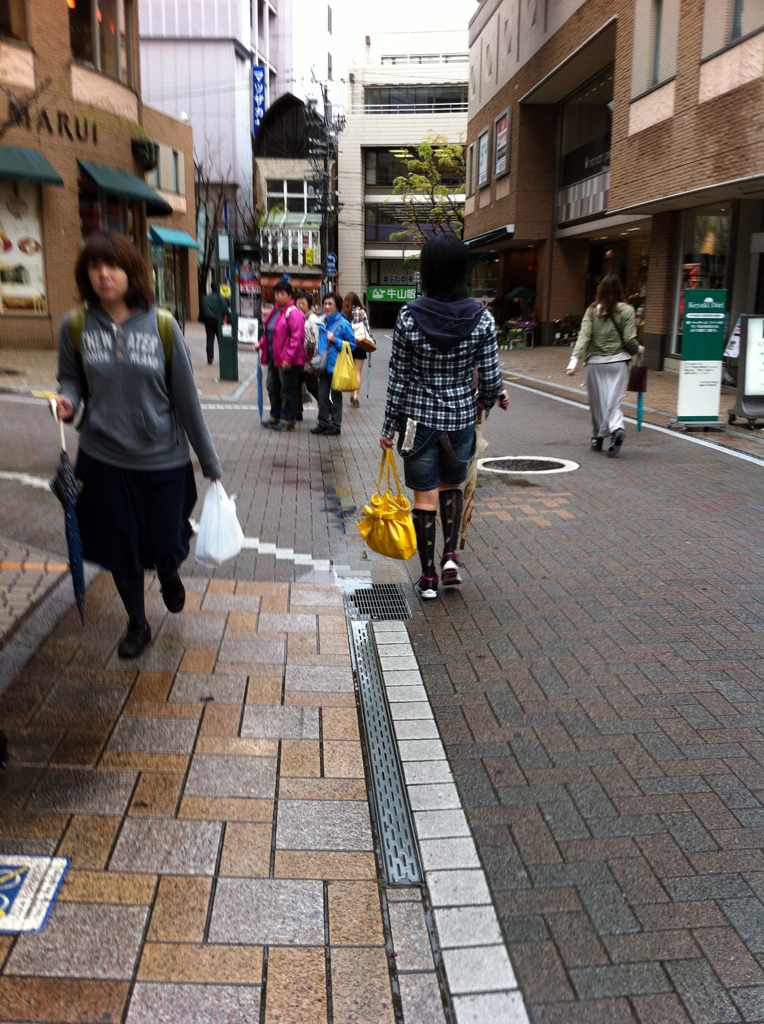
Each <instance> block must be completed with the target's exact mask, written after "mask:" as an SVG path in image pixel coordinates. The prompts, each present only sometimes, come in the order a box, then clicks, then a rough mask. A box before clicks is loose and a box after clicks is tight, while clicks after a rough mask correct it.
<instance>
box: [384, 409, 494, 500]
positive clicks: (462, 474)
mask: <svg viewBox="0 0 764 1024" xmlns="http://www.w3.org/2000/svg"><path fill="white" fill-rule="evenodd" d="M405 433H406V430H405V426H404V429H403V430H402V431H401V432H400V434H399V436H398V452H399V454H400V455H401V457H402V458H403V473H404V479H405V481H406V486H407V487H410V488H411V490H412V491H434V490H435V489H436V488H437V486H438V484H439V483H444V484H452V485H453V486H454V487H458V486H459V485H460V484H463V483H464V481H465V480H466V479H467V465H468V463H469V461H470V459H471V458H472V456H473V455H474V454H475V450H476V448H477V434H476V433H475V427H474V426H472V427H464V429H462V430H438V429H435V428H433V427H426V426H424V424H422V423H420V424H418V426H417V428H416V433H415V434H414V444H413V446H412V448H411V451H408V452H404V451H402V450H401V444H402V442H403V437H404V436H405Z"/></svg>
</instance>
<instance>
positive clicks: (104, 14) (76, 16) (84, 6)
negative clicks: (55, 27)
mask: <svg viewBox="0 0 764 1024" xmlns="http://www.w3.org/2000/svg"><path fill="white" fill-rule="evenodd" d="M131 32H132V3H131V0H76V3H72V2H71V0H69V42H70V46H71V49H72V56H73V57H74V59H75V60H78V61H81V62H82V63H84V64H89V65H91V66H92V67H93V68H95V69H96V70H97V71H101V72H103V73H104V74H106V75H111V76H112V78H117V79H119V81H120V82H125V84H127V85H131V84H132V80H133V75H132V47H131Z"/></svg>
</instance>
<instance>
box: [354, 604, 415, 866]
mask: <svg viewBox="0 0 764 1024" xmlns="http://www.w3.org/2000/svg"><path fill="white" fill-rule="evenodd" d="M380 590H381V591H382V593H381V594H380V593H375V591H380ZM395 592H397V594H396V593H395ZM346 600H347V605H348V612H349V615H350V616H351V623H350V629H351V637H352V641H353V651H354V657H355V668H356V676H357V679H358V694H359V700H360V704H361V720H362V723H363V730H364V737H365V740H366V752H367V757H368V763H369V774H370V776H371V790H372V798H373V804H374V816H375V820H376V827H377V835H378V840H379V847H380V858H381V861H382V868H383V871H384V873H385V878H386V880H387V883H388V885H423V884H424V874H423V872H422V866H421V863H420V859H419V849H418V847H417V842H416V838H415V835H414V823H413V818H412V815H411V808H410V807H409V802H408V797H407V795H406V784H405V781H404V778H403V768H402V767H401V762H400V759H399V757H398V746H397V744H396V742H395V733H394V731H393V722H392V718H391V716H390V709H389V707H388V704H387V698H386V696H385V690H384V686H383V684H382V672H381V670H380V666H379V660H378V658H377V650H376V645H375V643H374V637H373V634H372V626H371V623H370V622H369V621H363V620H361V621H359V620H358V619H352V616H354V615H355V614H356V613H358V612H359V611H360V609H361V608H365V609H367V610H366V613H365V614H366V618H367V620H368V619H369V618H372V617H373V618H374V619H376V620H377V621H380V620H382V619H384V620H386V621H396V620H400V619H402V618H407V619H410V618H411V611H410V610H409V607H408V604H407V603H406V599H405V597H404V596H403V593H402V592H401V590H400V587H398V586H397V584H376V585H372V586H371V587H366V588H359V589H357V590H355V591H354V592H353V593H352V594H349V595H347V598H346ZM372 608H373V615H372V611H371V609H372ZM384 610H387V614H385V615H383V614H381V612H382V611H384ZM361 614H363V612H361Z"/></svg>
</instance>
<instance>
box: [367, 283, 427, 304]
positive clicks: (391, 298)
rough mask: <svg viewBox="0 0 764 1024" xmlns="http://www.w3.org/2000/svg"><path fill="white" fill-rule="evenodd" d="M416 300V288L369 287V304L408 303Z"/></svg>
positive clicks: (373, 285)
mask: <svg viewBox="0 0 764 1024" xmlns="http://www.w3.org/2000/svg"><path fill="white" fill-rule="evenodd" d="M415 298H416V288H406V287H404V288H395V287H382V286H381V285H376V284H372V285H370V286H369V302H410V301H411V300H412V299H415Z"/></svg>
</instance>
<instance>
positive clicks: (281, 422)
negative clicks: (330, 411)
mask: <svg viewBox="0 0 764 1024" xmlns="http://www.w3.org/2000/svg"><path fill="white" fill-rule="evenodd" d="M273 298H274V301H275V303H276V305H275V306H274V307H273V309H272V310H271V313H270V316H269V317H268V319H267V320H266V321H265V334H264V337H263V342H262V356H261V362H262V364H263V366H267V367H268V377H267V380H266V385H265V386H266V387H267V388H268V397H269V398H270V400H271V416H270V420H268V421H267V422H266V421H265V420H263V426H264V427H270V429H271V430H294V423H295V419H296V418H297V410H298V408H299V387H300V371H301V370H302V368H303V366H304V365H305V346H304V344H303V340H304V334H305V317H304V316H303V314H302V313H301V312H300V310H299V309H298V308H297V306H295V304H294V302H293V301H292V286H291V284H289V282H288V281H279V283H278V284H277V285H276V287H275V288H274V289H273Z"/></svg>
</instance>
